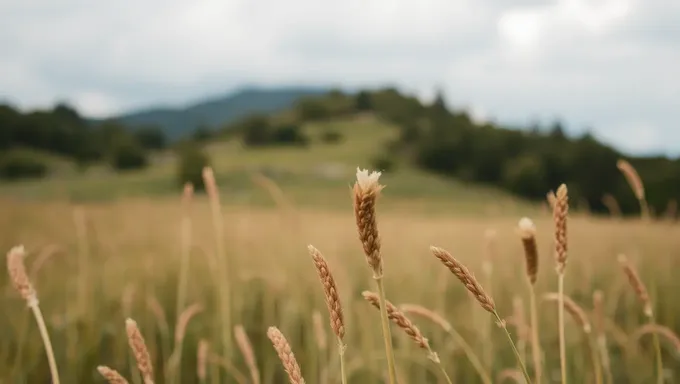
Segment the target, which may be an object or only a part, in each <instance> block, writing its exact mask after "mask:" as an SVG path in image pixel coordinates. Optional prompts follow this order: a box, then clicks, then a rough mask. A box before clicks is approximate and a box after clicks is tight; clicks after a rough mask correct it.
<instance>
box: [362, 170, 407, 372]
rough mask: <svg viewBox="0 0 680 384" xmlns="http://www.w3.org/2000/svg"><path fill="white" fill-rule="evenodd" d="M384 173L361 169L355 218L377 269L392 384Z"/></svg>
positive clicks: (365, 249)
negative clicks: (380, 214)
mask: <svg viewBox="0 0 680 384" xmlns="http://www.w3.org/2000/svg"><path fill="white" fill-rule="evenodd" d="M380 175H381V173H380V172H370V173H369V172H368V170H362V169H359V168H357V174H356V182H355V183H354V187H353V188H352V201H353V206H354V218H355V220H356V226H357V231H358V233H359V240H360V241H361V245H362V246H363V250H364V254H365V255H366V261H367V262H368V265H369V266H370V267H371V269H372V270H373V279H374V280H375V282H376V287H377V288H378V295H379V297H380V304H381V305H380V308H381V309H380V323H381V326H382V332H383V341H384V343H385V354H386V357H387V373H388V377H389V383H390V384H395V383H396V382H397V371H396V368H395V362H394V351H393V348H392V334H391V332H390V322H389V319H388V317H387V312H386V310H385V305H384V304H385V286H384V284H383V263H382V255H381V254H380V246H381V244H380V233H379V232H378V223H377V220H376V212H375V205H376V201H377V199H378V196H379V195H380V192H381V191H382V189H383V188H384V186H383V185H381V184H380V183H379V179H380Z"/></svg>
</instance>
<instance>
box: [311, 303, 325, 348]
mask: <svg viewBox="0 0 680 384" xmlns="http://www.w3.org/2000/svg"><path fill="white" fill-rule="evenodd" d="M312 326H313V329H314V338H315V339H316V345H317V347H319V350H320V351H325V350H326V349H328V337H327V336H326V329H325V327H324V325H323V319H322V317H321V312H319V311H317V310H314V312H312Z"/></svg>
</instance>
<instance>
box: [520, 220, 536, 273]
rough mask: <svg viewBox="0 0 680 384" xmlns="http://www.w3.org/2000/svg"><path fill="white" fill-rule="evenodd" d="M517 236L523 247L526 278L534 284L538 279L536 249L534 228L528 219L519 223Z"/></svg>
mask: <svg viewBox="0 0 680 384" xmlns="http://www.w3.org/2000/svg"><path fill="white" fill-rule="evenodd" d="M519 235H520V237H521V238H522V246H523V247H524V260H525V262H526V268H527V277H529V282H531V284H536V279H537V277H538V247H537V245H536V226H535V225H534V222H533V221H531V219H529V218H528V217H524V218H522V219H521V220H520V221H519Z"/></svg>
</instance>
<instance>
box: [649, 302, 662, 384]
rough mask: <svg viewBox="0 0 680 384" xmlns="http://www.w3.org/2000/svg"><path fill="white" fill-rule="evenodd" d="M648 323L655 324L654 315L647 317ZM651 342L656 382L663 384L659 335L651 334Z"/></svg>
mask: <svg viewBox="0 0 680 384" xmlns="http://www.w3.org/2000/svg"><path fill="white" fill-rule="evenodd" d="M649 323H650V324H655V323H656V319H655V318H654V315H653V314H652V315H650V316H649ZM652 340H653V342H654V351H655V354H656V375H657V376H656V382H657V384H663V381H664V380H663V358H662V356H661V343H659V335H658V334H657V333H656V332H653V333H652Z"/></svg>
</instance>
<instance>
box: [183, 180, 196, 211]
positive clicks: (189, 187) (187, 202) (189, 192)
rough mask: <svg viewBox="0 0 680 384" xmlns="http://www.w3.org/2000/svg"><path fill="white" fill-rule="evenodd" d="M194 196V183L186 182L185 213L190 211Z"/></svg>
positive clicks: (184, 194)
mask: <svg viewBox="0 0 680 384" xmlns="http://www.w3.org/2000/svg"><path fill="white" fill-rule="evenodd" d="M193 196H194V185H193V184H191V183H185V184H184V191H183V192H182V208H183V209H184V213H185V214H188V213H189V207H190V204H191V200H192V199H193Z"/></svg>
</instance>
